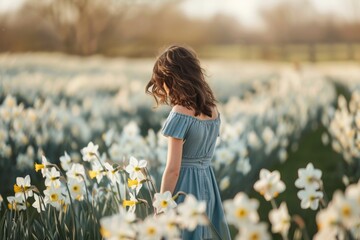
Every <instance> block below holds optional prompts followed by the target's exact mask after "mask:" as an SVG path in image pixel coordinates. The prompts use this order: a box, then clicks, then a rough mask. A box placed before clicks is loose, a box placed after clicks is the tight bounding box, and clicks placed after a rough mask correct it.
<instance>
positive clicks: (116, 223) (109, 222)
mask: <svg viewBox="0 0 360 240" xmlns="http://www.w3.org/2000/svg"><path fill="white" fill-rule="evenodd" d="M135 218H136V216H135V214H134V213H129V212H126V210H124V209H123V208H120V212H119V213H118V214H115V215H112V216H108V217H103V218H101V219H100V225H101V228H100V233H101V235H102V236H103V237H104V238H105V239H107V240H115V239H116V240H120V239H121V240H127V239H135V238H136V230H135V229H134V227H133V226H134V225H133V224H132V223H133V222H134V221H135Z"/></svg>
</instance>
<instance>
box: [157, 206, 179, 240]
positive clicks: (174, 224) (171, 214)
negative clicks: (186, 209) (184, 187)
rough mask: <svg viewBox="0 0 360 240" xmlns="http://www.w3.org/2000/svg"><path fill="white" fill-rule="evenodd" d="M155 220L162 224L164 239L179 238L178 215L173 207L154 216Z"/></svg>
mask: <svg viewBox="0 0 360 240" xmlns="http://www.w3.org/2000/svg"><path fill="white" fill-rule="evenodd" d="M156 221H157V222H158V223H159V224H160V225H161V226H164V237H166V239H174V240H175V239H176V240H180V239H181V238H180V229H179V228H178V222H179V217H178V216H177V214H176V212H175V210H174V209H170V210H169V211H167V212H166V213H165V214H160V215H159V216H157V217H156Z"/></svg>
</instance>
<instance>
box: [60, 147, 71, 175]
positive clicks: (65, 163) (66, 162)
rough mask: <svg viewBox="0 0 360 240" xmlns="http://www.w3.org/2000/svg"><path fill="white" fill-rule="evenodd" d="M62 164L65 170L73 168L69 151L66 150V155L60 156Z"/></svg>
mask: <svg viewBox="0 0 360 240" xmlns="http://www.w3.org/2000/svg"><path fill="white" fill-rule="evenodd" d="M60 164H61V167H62V169H64V171H68V170H69V169H70V168H71V165H72V162H71V158H70V156H69V155H68V153H67V152H66V151H65V153H64V155H63V156H61V157H60Z"/></svg>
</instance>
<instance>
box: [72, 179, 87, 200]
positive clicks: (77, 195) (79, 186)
mask: <svg viewBox="0 0 360 240" xmlns="http://www.w3.org/2000/svg"><path fill="white" fill-rule="evenodd" d="M68 186H69V189H70V194H71V197H72V198H74V199H76V200H78V201H82V200H83V199H84V195H85V185H84V182H83V181H81V182H80V181H78V180H76V179H74V178H72V179H70V180H69V182H68Z"/></svg>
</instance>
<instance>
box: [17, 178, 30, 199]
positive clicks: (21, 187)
mask: <svg viewBox="0 0 360 240" xmlns="http://www.w3.org/2000/svg"><path fill="white" fill-rule="evenodd" d="M14 192H15V197H20V198H22V199H23V200H24V201H25V195H26V198H28V197H32V195H33V191H32V188H31V180H30V176H29V175H26V176H25V178H22V177H17V178H16V184H15V185H14Z"/></svg>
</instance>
